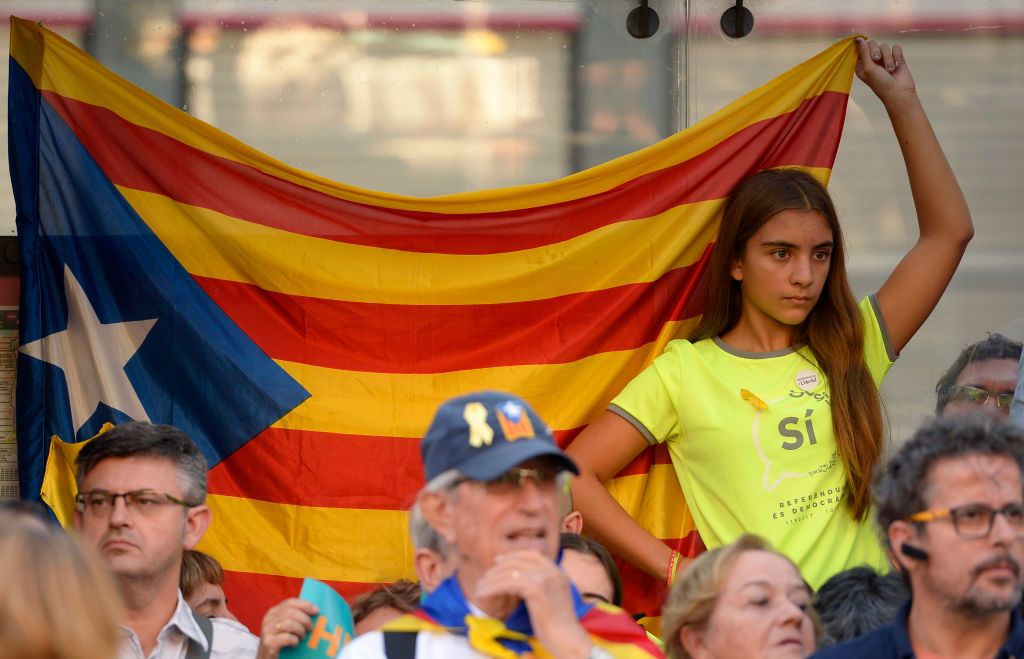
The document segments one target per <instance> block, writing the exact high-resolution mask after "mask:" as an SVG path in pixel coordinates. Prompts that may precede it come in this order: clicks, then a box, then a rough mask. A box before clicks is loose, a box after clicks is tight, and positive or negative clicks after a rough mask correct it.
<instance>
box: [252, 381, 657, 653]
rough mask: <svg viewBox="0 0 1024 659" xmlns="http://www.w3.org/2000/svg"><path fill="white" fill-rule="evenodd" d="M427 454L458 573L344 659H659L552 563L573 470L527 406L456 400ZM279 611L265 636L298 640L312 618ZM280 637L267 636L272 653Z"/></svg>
mask: <svg viewBox="0 0 1024 659" xmlns="http://www.w3.org/2000/svg"><path fill="white" fill-rule="evenodd" d="M420 451H421V454H422V457H423V466H424V471H425V472H426V480H427V484H426V486H425V487H424V488H423V489H422V490H421V491H420V493H419V495H418V503H419V506H420V512H422V514H423V516H424V517H425V518H426V520H427V521H428V522H429V523H430V524H431V525H432V526H433V527H434V528H435V529H436V530H437V532H438V533H439V534H440V535H441V538H442V539H443V540H444V542H445V544H446V546H447V547H448V551H450V552H454V553H455V555H456V557H457V571H456V572H455V574H454V575H453V576H451V577H449V578H448V579H446V580H445V581H443V582H442V583H441V585H440V586H438V587H437V589H436V590H434V592H432V593H431V594H430V595H429V596H428V597H427V599H426V601H425V602H424V603H423V605H422V607H421V608H420V609H419V610H417V611H416V612H415V613H414V614H412V615H408V616H403V617H402V618H398V619H397V620H394V621H392V622H390V623H388V624H386V625H385V626H384V627H383V628H382V630H381V631H374V632H369V633H367V634H364V635H363V636H360V637H358V638H356V639H355V640H354V641H353V642H351V643H349V644H348V645H346V646H345V647H344V648H343V649H342V652H341V657H342V659H363V658H371V657H372V658H373V659H383V658H384V657H390V658H392V659H394V658H396V657H401V658H410V657H414V656H415V657H424V658H435V659H462V658H463V657H485V656H500V657H514V656H520V655H522V656H527V655H536V656H541V655H542V654H545V653H550V656H555V657H560V658H565V659H572V658H574V657H578V658H581V659H582V658H583V657H608V656H616V655H620V656H621V655H623V654H625V655H626V656H640V657H642V656H661V653H660V652H659V651H658V650H657V648H656V647H655V646H654V645H653V644H652V643H651V642H650V641H648V640H647V636H646V634H645V632H644V630H643V628H642V627H640V626H639V625H637V624H636V623H635V622H633V620H632V619H631V618H630V617H629V616H628V615H627V614H626V613H625V612H624V611H622V610H621V609H619V608H617V607H613V606H610V605H605V604H597V605H594V604H587V603H584V602H583V600H582V598H581V597H580V595H579V592H577V590H576V589H575V588H574V587H573V586H572V584H571V583H570V581H569V578H568V577H567V576H566V575H565V573H564V572H562V571H561V570H560V569H559V567H558V565H557V564H556V559H557V557H558V542H559V525H560V522H561V517H560V515H559V512H560V506H559V502H560V493H561V491H562V488H564V487H567V486H568V478H569V477H570V474H574V473H577V471H576V465H575V464H574V463H573V462H572V460H571V459H569V457H568V456H566V455H565V454H564V453H563V452H562V451H561V450H560V449H559V448H558V446H557V445H556V444H555V442H554V437H553V435H552V433H551V431H550V430H549V429H548V427H547V426H546V425H545V424H544V422H543V421H542V420H541V419H540V417H539V416H537V414H536V413H535V412H534V411H533V410H532V409H530V407H529V406H528V405H527V404H526V403H525V402H523V401H522V400H520V399H519V398H517V397H516V396H513V395H511V394H505V393H499V392H480V393H476V394H470V395H468V396H461V397H459V398H454V399H451V400H449V401H447V402H445V403H444V404H442V405H441V407H440V408H439V409H438V410H437V413H436V415H435V416H434V420H433V422H432V423H431V424H430V427H429V429H428V430H427V433H426V435H425V436H424V438H423V441H422V443H421V444H420ZM284 604H285V603H282V605H278V607H275V609H271V611H270V612H268V613H267V616H266V617H265V618H264V622H263V625H264V627H263V628H264V631H265V632H272V631H273V630H275V629H278V628H279V629H281V630H282V633H288V634H290V635H291V637H292V638H291V639H290V640H289V644H295V643H297V642H298V640H297V639H298V638H299V636H300V635H302V634H305V632H306V630H308V629H309V619H308V616H307V617H305V618H303V617H301V616H299V615H298V613H299V611H298V609H297V607H295V606H285V605H284ZM273 638H276V637H271V636H268V635H266V634H265V637H264V643H265V645H269V643H268V641H270V642H275V643H276V641H274V640H273ZM265 650H268V648H266V647H261V655H260V656H261V657H272V656H274V655H275V654H276V651H274V652H270V651H265ZM545 656H547V655H546V654H545Z"/></svg>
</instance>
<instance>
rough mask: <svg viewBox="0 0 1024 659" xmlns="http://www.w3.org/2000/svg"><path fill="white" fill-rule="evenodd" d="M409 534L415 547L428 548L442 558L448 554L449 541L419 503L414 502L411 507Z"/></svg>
mask: <svg viewBox="0 0 1024 659" xmlns="http://www.w3.org/2000/svg"><path fill="white" fill-rule="evenodd" d="M409 535H411V536H412V546H413V548H414V549H427V550H429V551H432V552H434V553H435V554H437V555H438V556H440V557H442V558H444V557H446V556H447V554H448V543H447V542H445V541H444V538H442V537H441V535H440V534H439V533H438V532H437V531H435V530H434V527H433V526H431V525H430V522H428V521H427V519H426V518H425V517H424V516H423V512H422V511H421V510H420V504H419V503H414V504H412V508H410V509H409Z"/></svg>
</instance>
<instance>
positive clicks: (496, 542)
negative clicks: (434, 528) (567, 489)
mask: <svg viewBox="0 0 1024 659" xmlns="http://www.w3.org/2000/svg"><path fill="white" fill-rule="evenodd" d="M516 469H532V470H536V472H537V473H538V474H540V475H541V478H540V480H539V481H538V480H535V479H532V478H522V479H520V480H521V482H520V483H501V482H495V483H482V482H479V481H466V482H464V483H462V484H460V485H458V486H457V487H456V488H455V489H454V491H453V492H452V493H451V494H450V495H449V496H450V499H449V506H450V522H451V523H450V533H451V535H452V536H453V537H452V538H446V539H447V540H449V542H451V544H452V547H453V550H454V551H456V552H458V554H459V561H458V565H459V571H460V574H462V576H463V578H464V579H469V580H471V581H474V580H475V579H476V578H477V577H479V575H480V574H482V573H483V572H484V571H486V570H487V568H489V567H491V566H492V565H494V562H495V559H496V558H497V557H498V556H500V555H502V554H504V553H505V552H508V551H512V550H523V549H526V550H535V551H537V552H539V553H540V554H542V555H543V556H546V557H547V558H550V559H552V560H554V559H555V557H556V556H557V555H558V528H559V523H560V522H561V518H560V516H559V506H558V504H559V489H558V488H559V483H561V482H562V479H561V478H556V477H555V476H556V475H557V474H558V471H559V469H560V467H559V466H557V463H555V462H553V461H551V460H547V459H544V458H540V459H536V460H529V461H527V462H524V463H522V464H520V465H519V466H518V467H517V468H516ZM512 471H515V470H512Z"/></svg>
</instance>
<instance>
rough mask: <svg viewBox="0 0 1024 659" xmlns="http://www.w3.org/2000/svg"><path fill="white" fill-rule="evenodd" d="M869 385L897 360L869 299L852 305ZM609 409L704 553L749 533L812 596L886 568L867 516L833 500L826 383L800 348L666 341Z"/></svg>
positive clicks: (838, 469) (841, 476)
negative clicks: (796, 572) (682, 511)
mask: <svg viewBox="0 0 1024 659" xmlns="http://www.w3.org/2000/svg"><path fill="white" fill-rule="evenodd" d="M860 311H861V317H862V319H863V322H864V330H865V331H864V358H865V363H866V364H867V367H868V369H869V370H870V372H871V375H872V378H873V379H874V381H875V384H876V385H878V384H880V383H881V381H882V378H883V377H884V376H885V374H886V372H887V371H888V370H889V367H890V366H892V363H893V361H894V360H895V359H896V355H895V353H894V351H893V350H892V345H891V343H890V341H889V336H888V333H887V331H886V328H885V327H884V324H883V322H884V321H883V320H882V319H881V314H880V313H879V312H878V307H877V302H876V301H875V298H874V296H871V297H868V298H865V299H864V300H862V301H861V303H860ZM609 408H610V409H611V410H612V411H613V412H615V413H617V414H619V415H621V416H622V417H623V418H625V419H626V420H628V421H629V422H630V423H632V424H633V425H634V426H636V428H637V429H638V430H639V431H640V432H641V433H642V434H643V435H644V437H646V438H647V441H649V442H651V443H652V444H653V443H657V442H668V448H669V453H670V454H671V456H672V465H673V467H674V468H675V472H676V476H677V477H678V478H679V484H680V486H681V487H682V490H683V494H684V495H685V496H686V501H687V502H688V503H689V505H690V510H691V511H692V513H693V518H694V521H695V522H696V524H697V530H698V531H699V532H700V535H701V538H702V539H703V540H704V543H705V545H706V546H708V547H709V548H710V547H717V546H719V545H722V544H726V543H728V542H731V541H733V540H735V539H736V538H737V537H739V536H740V535H741V534H743V533H756V534H757V535H760V536H762V537H764V538H765V539H767V540H768V541H769V542H770V543H771V544H772V545H773V546H774V547H775V548H776V549H778V550H779V551H781V552H783V553H784V554H786V555H788V556H789V557H790V558H792V559H793V561H794V562H795V563H796V564H797V565H798V566H799V567H800V570H801V572H802V573H803V576H804V578H805V579H807V581H808V582H809V583H810V584H811V586H812V587H814V588H817V587H818V586H820V585H821V584H822V583H824V582H825V581H826V580H827V579H828V578H829V577H830V576H832V575H833V574H835V573H836V572H839V571H841V570H844V569H846V568H849V567H854V566H856V565H862V564H867V565H870V566H872V567H875V568H880V569H881V568H884V567H886V566H887V565H888V562H887V560H886V557H885V553H884V551H883V550H882V546H881V544H880V542H879V539H878V536H877V534H876V532H875V530H874V528H873V525H872V523H871V521H870V519H868V520H866V521H864V522H860V523H858V522H856V521H854V519H853V518H852V517H851V516H850V514H849V512H848V508H847V507H846V505H845V504H843V503H842V499H843V495H844V491H845V488H846V475H845V472H844V470H843V464H842V461H841V460H840V459H839V452H838V449H837V448H836V443H835V438H834V436H833V432H832V413H831V408H830V406H829V389H828V383H827V382H826V381H825V378H824V376H823V375H822V373H821V372H820V371H819V370H818V368H817V362H816V360H815V358H814V355H813V354H811V351H810V350H809V349H808V348H806V347H804V348H799V349H787V350H781V351H777V352H770V353H746V352H742V351H738V350H735V349H733V348H730V347H728V346H726V345H725V344H724V343H722V342H721V341H720V340H718V339H705V340H703V341H698V342H697V343H691V342H690V341H686V340H677V341H672V342H670V343H669V344H668V346H667V348H666V349H665V352H664V354H662V355H661V356H660V357H658V358H657V359H656V360H654V363H652V364H651V365H650V366H649V367H648V368H646V369H645V370H644V371H643V372H641V373H640V374H639V375H638V376H637V377H636V378H634V379H633V381H632V382H630V383H629V384H628V385H627V386H626V388H625V389H624V390H623V391H622V393H621V394H619V395H618V396H617V397H616V398H615V400H613V401H612V403H611V405H610V406H609Z"/></svg>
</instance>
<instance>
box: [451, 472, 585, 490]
mask: <svg viewBox="0 0 1024 659" xmlns="http://www.w3.org/2000/svg"><path fill="white" fill-rule="evenodd" d="M467 481H476V479H474V478H460V479H458V480H456V481H455V482H454V483H452V487H453V488H454V487H457V486H459V485H461V484H463V483H465V482H467ZM527 481H533V483H534V484H535V485H536V486H537V487H539V488H551V487H559V488H565V487H568V486H569V472H568V471H565V470H564V469H558V468H555V467H537V468H535V469H528V468H526V467H515V468H513V469H509V470H508V471H506V472H505V473H503V474H501V475H500V476H497V477H496V478H492V479H491V480H489V481H477V482H482V483H483V484H484V485H485V486H486V487H487V489H489V490H511V489H518V488H521V487H523V486H525V485H526V483H527Z"/></svg>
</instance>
